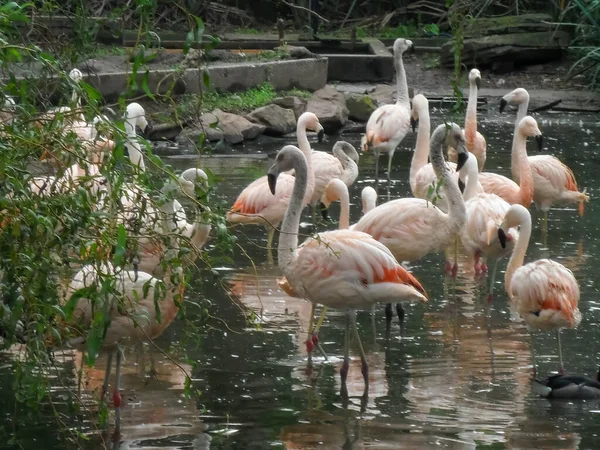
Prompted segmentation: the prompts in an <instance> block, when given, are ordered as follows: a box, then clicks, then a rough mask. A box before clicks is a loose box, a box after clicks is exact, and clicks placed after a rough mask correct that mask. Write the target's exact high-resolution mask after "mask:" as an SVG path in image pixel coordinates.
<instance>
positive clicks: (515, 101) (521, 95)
mask: <svg viewBox="0 0 600 450" xmlns="http://www.w3.org/2000/svg"><path fill="white" fill-rule="evenodd" d="M523 103H529V92H527V91H526V90H525V89H523V88H517V89H514V90H512V91H510V92H509V93H508V94H506V95H505V96H504V97H502V99H501V100H500V112H501V113H502V112H503V111H504V108H506V106H507V105H521V104H523Z"/></svg>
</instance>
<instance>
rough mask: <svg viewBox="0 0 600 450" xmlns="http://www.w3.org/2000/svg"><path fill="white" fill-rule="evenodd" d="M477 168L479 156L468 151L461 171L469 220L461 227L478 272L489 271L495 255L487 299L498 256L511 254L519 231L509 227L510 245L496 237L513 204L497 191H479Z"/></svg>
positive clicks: (465, 243)
mask: <svg viewBox="0 0 600 450" xmlns="http://www.w3.org/2000/svg"><path fill="white" fill-rule="evenodd" d="M478 170H479V169H478V167H477V160H476V159H475V157H474V156H473V155H471V154H469V158H468V159H467V161H466V162H465V165H464V167H463V168H462V169H461V173H460V176H461V180H462V179H463V178H464V175H465V173H466V174H467V183H466V188H465V191H464V193H463V198H464V199H465V206H466V209H467V220H466V222H465V224H464V226H463V227H462V228H461V229H460V233H459V235H460V240H461V242H462V244H463V246H464V248H465V250H466V251H467V253H468V254H469V256H471V257H472V258H473V268H474V271H475V274H476V275H477V274H479V273H482V272H483V273H485V272H487V270H488V268H487V265H486V261H487V259H488V258H494V259H495V261H494V269H493V271H492V277H491V281H490V290H489V294H488V301H490V300H491V299H492V295H493V290H494V282H495V279H496V268H497V267H498V260H499V259H500V258H502V257H504V256H507V255H508V254H510V252H511V251H512V248H513V245H514V242H515V239H516V238H517V237H518V235H519V233H518V232H517V231H516V230H513V229H511V230H509V231H507V242H508V243H509V244H510V245H509V248H505V247H502V246H501V245H500V243H499V242H498V240H497V239H496V236H497V235H498V228H499V227H500V224H501V223H502V221H503V220H504V216H505V215H506V212H507V211H508V209H509V208H510V204H508V203H507V202H506V201H504V200H503V199H502V198H501V197H499V196H497V195H496V194H487V193H480V194H478V193H477V190H476V186H475V184H476V182H477V177H478V175H481V174H479V173H478ZM481 258H483V259H484V261H483V262H481V261H480V259H481Z"/></svg>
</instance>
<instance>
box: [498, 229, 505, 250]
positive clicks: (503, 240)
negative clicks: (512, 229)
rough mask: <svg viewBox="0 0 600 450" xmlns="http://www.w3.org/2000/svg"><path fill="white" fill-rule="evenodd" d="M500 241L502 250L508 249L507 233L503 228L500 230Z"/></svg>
mask: <svg viewBox="0 0 600 450" xmlns="http://www.w3.org/2000/svg"><path fill="white" fill-rule="evenodd" d="M498 240H499V241H500V245H501V246H502V248H506V233H505V232H504V230H503V229H502V228H498Z"/></svg>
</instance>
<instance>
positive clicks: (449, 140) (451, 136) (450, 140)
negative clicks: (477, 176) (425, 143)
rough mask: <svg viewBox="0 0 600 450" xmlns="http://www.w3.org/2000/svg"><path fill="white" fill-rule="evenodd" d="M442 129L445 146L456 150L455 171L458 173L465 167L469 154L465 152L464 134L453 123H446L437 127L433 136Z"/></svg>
mask: <svg viewBox="0 0 600 450" xmlns="http://www.w3.org/2000/svg"><path fill="white" fill-rule="evenodd" d="M444 129H445V131H446V140H445V141H446V142H445V143H446V145H447V146H448V147H452V148H454V149H456V153H457V155H458V160H457V163H456V170H457V171H458V170H460V169H461V168H462V167H463V166H464V165H465V163H466V162H467V159H469V152H468V150H467V143H466V141H465V134H464V133H463V131H462V129H461V128H460V127H459V126H458V125H457V124H455V123H446V124H442V125H439V126H438V127H437V128H436V130H435V131H434V134H435V133H436V132H441V131H442V130H444ZM438 130H439V131H438ZM432 140H433V139H432Z"/></svg>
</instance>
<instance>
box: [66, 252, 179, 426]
mask: <svg viewBox="0 0 600 450" xmlns="http://www.w3.org/2000/svg"><path fill="white" fill-rule="evenodd" d="M179 269H181V268H179ZM182 273H183V272H182V271H181V270H176V271H174V272H173V273H171V272H170V273H169V274H168V275H167V276H166V277H165V279H164V281H161V280H158V279H157V278H154V277H152V276H151V275H149V274H147V273H144V272H137V271H136V272H134V271H125V270H124V271H119V270H117V269H115V268H114V267H113V266H112V265H111V264H109V263H105V264H102V265H101V266H100V267H96V266H93V265H87V266H84V267H83V268H82V269H81V270H79V271H78V272H77V273H76V274H75V276H74V277H73V279H72V280H71V282H70V284H69V286H68V288H67V294H66V298H65V300H66V302H69V300H70V299H71V297H72V296H73V295H82V297H80V298H77V299H76V300H75V301H76V306H75V309H74V311H73V316H72V323H73V324H74V328H76V329H78V330H80V331H81V333H82V336H81V337H76V338H73V339H71V340H70V341H69V345H71V346H74V347H79V348H82V349H83V348H85V343H86V340H85V334H84V331H86V330H89V329H90V328H91V327H92V326H93V320H95V319H97V314H94V311H99V310H104V311H105V315H104V317H105V328H104V330H100V332H103V336H104V340H103V344H102V349H104V350H107V351H109V352H110V353H109V355H108V360H107V363H106V374H105V377H104V383H103V385H102V397H101V400H102V401H104V398H105V395H106V392H107V390H108V380H109V377H110V372H111V366H112V356H113V354H114V353H116V354H117V362H116V382H115V389H114V392H113V403H114V406H115V431H116V432H117V433H118V432H119V430H120V427H121V402H122V398H121V391H120V388H121V382H120V381H121V380H120V378H121V358H122V348H121V346H122V345H127V344H130V343H137V342H140V341H146V340H150V339H155V338H157V337H158V336H160V335H161V334H162V333H163V332H164V331H165V330H166V329H167V327H168V326H169V325H170V324H171V322H172V321H173V320H174V319H175V317H176V316H177V312H178V311H179V305H180V304H181V302H182V301H183V292H184V284H183V281H184V280H183V278H182ZM108 277H114V278H115V283H114V286H112V289H111V290H110V294H106V297H105V298H101V299H99V302H95V303H94V304H92V302H91V301H90V300H89V299H88V298H86V293H87V290H89V289H91V288H96V289H98V293H100V292H101V290H102V292H104V289H103V283H104V282H105V280H106V279H107V278H108ZM163 283H164V287H163V288H162V289H160V288H158V285H159V284H163ZM107 292H108V291H107ZM97 326H98V325H97V324H96V327H97ZM96 332H98V330H96Z"/></svg>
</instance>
